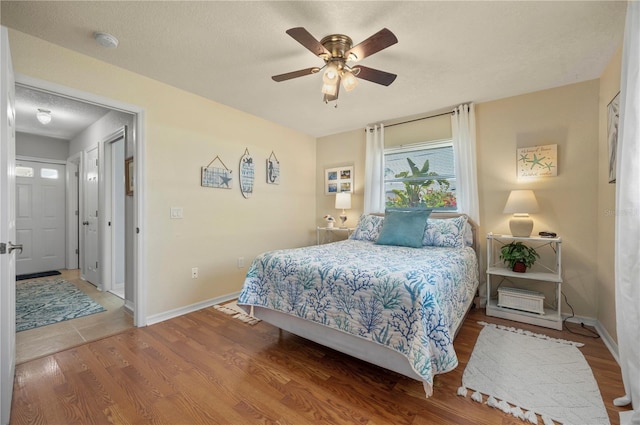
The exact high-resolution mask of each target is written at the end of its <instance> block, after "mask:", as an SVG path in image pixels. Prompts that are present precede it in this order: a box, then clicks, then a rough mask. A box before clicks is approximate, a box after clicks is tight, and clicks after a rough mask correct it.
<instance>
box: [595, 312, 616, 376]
mask: <svg viewBox="0 0 640 425" xmlns="http://www.w3.org/2000/svg"><path fill="white" fill-rule="evenodd" d="M595 328H596V331H597V332H598V335H600V338H602V342H604V345H606V346H607V348H608V349H609V352H610V353H611V355H612V356H613V358H614V359H616V363H618V366H619V365H620V356H619V355H618V344H617V343H616V342H615V341H614V340H613V338H611V335H609V332H607V329H606V328H605V327H604V326H602V323H600V321H597V322H596V325H595Z"/></svg>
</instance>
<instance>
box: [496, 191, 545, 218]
mask: <svg viewBox="0 0 640 425" xmlns="http://www.w3.org/2000/svg"><path fill="white" fill-rule="evenodd" d="M538 210H539V207H538V201H537V200H536V195H534V193H533V190H512V191H511V193H510V194H509V198H508V199H507V203H506V205H505V206H504V211H503V213H504V214H528V213H535V212H538Z"/></svg>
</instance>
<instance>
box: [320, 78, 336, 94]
mask: <svg viewBox="0 0 640 425" xmlns="http://www.w3.org/2000/svg"><path fill="white" fill-rule="evenodd" d="M339 84H340V81H339V80H336V81H334V82H331V83H324V84H322V93H324V94H328V95H330V96H335V95H336V94H338V85H339Z"/></svg>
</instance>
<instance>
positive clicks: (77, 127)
mask: <svg viewBox="0 0 640 425" xmlns="http://www.w3.org/2000/svg"><path fill="white" fill-rule="evenodd" d="M38 109H47V110H49V111H51V122H50V123H49V124H47V125H43V124H40V122H39V121H38V119H37V118H36V112H38ZM107 112H109V110H108V109H106V108H103V107H101V106H98V105H92V104H88V103H84V102H78V101H77V100H73V99H69V98H66V97H61V96H57V95H54V94H50V93H46V92H43V91H39V90H33V89H31V88H28V87H23V86H20V85H18V86H16V131H18V132H22V133H30V134H37V135H39V136H46V137H55V138H56V139H64V140H71V139H73V138H74V137H75V136H77V135H78V134H79V133H80V132H81V131H82V130H84V129H86V128H87V127H89V126H90V125H91V124H93V123H94V122H96V121H97V120H99V119H100V118H102V117H103V116H104V115H105V114H106V113H107Z"/></svg>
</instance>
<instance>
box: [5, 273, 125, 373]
mask: <svg viewBox="0 0 640 425" xmlns="http://www.w3.org/2000/svg"><path fill="white" fill-rule="evenodd" d="M60 272H61V273H62V275H60V276H50V277H45V278H43V280H46V279H54V278H62V279H65V280H66V281H68V282H70V283H72V284H74V285H75V286H76V287H77V288H78V289H80V290H81V291H82V292H84V293H85V294H87V295H89V296H90V297H91V298H93V300H94V301H96V302H97V303H98V304H100V305H102V306H103V307H104V308H105V309H106V310H107V311H103V312H101V313H96V314H91V315H89V316H84V317H79V318H77V319H73V320H67V321H64V322H59V323H54V324H52V325H47V326H42V327H39V328H35V329H29V330H26V331H22V332H17V333H16V363H17V364H20V363H24V362H26V361H29V360H33V359H36V358H38V357H42V356H46V355H49V354H53V353H56V352H58V351H62V350H65V349H68V348H71V347H75V346H77V345H80V344H84V343H86V342H88V341H95V340H96V339H100V338H104V337H105V336H108V335H113V334H116V333H119V332H122V331H124V330H126V329H131V328H133V318H132V316H131V314H129V313H128V312H127V311H126V310H125V309H124V301H123V300H122V299H121V298H119V297H117V296H115V295H113V294H110V293H108V292H101V291H98V290H97V289H96V287H95V286H93V285H92V284H90V283H88V282H86V281H84V280H82V279H80V270H60ZM34 280H40V279H34ZM25 282H26V281H25ZM17 285H20V282H18V283H17Z"/></svg>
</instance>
